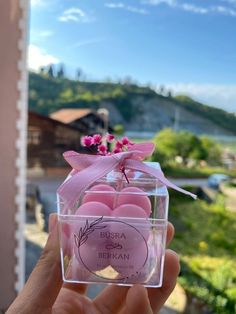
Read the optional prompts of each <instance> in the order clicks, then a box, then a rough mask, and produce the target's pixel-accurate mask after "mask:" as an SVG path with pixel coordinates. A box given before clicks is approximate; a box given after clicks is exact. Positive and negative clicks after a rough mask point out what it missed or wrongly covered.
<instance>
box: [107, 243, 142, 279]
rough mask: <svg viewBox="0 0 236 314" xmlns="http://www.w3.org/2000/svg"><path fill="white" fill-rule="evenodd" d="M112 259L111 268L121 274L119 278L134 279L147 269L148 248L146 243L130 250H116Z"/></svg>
mask: <svg viewBox="0 0 236 314" xmlns="http://www.w3.org/2000/svg"><path fill="white" fill-rule="evenodd" d="M112 254H113V255H112V256H111V257H110V264H111V266H112V267H113V268H114V269H115V270H116V271H117V272H118V273H119V277H118V278H122V279H123V278H126V279H129V278H132V277H135V276H138V275H139V274H140V273H142V272H143V271H144V270H145V268H146V262H147V260H148V248H147V245H146V243H145V242H144V241H143V242H140V245H139V246H138V247H136V248H133V249H128V250H114V251H113V252H112Z"/></svg>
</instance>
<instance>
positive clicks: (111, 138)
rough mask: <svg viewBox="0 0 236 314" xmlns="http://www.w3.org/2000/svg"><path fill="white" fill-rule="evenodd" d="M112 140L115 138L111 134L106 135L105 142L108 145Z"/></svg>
mask: <svg viewBox="0 0 236 314" xmlns="http://www.w3.org/2000/svg"><path fill="white" fill-rule="evenodd" d="M114 138H115V136H114V135H113V134H109V133H107V136H106V140H107V142H108V143H112V142H113V140H114Z"/></svg>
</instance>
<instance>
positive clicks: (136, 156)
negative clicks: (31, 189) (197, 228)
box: [58, 143, 197, 209]
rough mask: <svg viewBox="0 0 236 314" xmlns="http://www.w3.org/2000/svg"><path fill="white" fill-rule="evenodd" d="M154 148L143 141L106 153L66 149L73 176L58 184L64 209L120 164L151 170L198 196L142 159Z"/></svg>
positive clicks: (166, 180)
mask: <svg viewBox="0 0 236 314" xmlns="http://www.w3.org/2000/svg"><path fill="white" fill-rule="evenodd" d="M153 151H154V144H153V143H140V144H134V145H132V146H130V147H129V149H128V151H126V152H121V153H117V154H112V155H106V156H101V155H87V154H79V153H77V152H74V151H67V152H65V153H64V154H63V156H64V158H65V160H66V161H67V162H68V163H69V164H70V165H71V167H72V168H73V170H72V172H71V177H70V178H69V179H68V180H66V181H65V182H64V183H62V185H61V186H60V187H59V188H58V194H59V196H60V198H61V200H62V202H63V207H64V209H66V208H73V206H75V204H76V202H77V201H78V200H79V198H80V196H81V195H82V194H83V192H84V191H86V189H87V188H88V187H89V186H90V185H91V184H92V183H94V182H95V181H97V180H98V179H100V178H102V177H103V176H105V175H106V174H107V173H109V172H110V171H112V170H113V169H117V168H120V169H130V170H136V171H141V172H144V173H147V174H150V175H151V176H153V177H155V178H156V179H158V180H159V181H160V182H161V183H162V184H164V185H166V186H168V187H170V188H172V189H174V190H176V191H179V192H181V193H184V194H186V195H190V196H191V197H193V198H194V199H196V198H197V196H196V195H195V194H193V193H190V192H188V191H186V190H184V189H182V188H180V187H178V186H177V185H175V184H173V183H171V182H170V181H169V180H168V179H167V178H166V177H165V176H164V174H163V172H162V171H161V170H159V169H155V168H153V167H150V166H148V165H146V164H144V163H143V162H142V160H143V159H144V158H146V157H149V156H151V155H152V153H153Z"/></svg>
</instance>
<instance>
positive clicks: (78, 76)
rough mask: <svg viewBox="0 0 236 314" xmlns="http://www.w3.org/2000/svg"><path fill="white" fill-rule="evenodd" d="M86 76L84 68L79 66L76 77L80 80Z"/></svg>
mask: <svg viewBox="0 0 236 314" xmlns="http://www.w3.org/2000/svg"><path fill="white" fill-rule="evenodd" d="M83 76H84V74H83V71H82V69H80V68H78V69H77V70H76V79H77V80H78V81H81V79H82V77H83Z"/></svg>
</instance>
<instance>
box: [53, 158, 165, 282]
mask: <svg viewBox="0 0 236 314" xmlns="http://www.w3.org/2000/svg"><path fill="white" fill-rule="evenodd" d="M146 164H148V165H149V166H151V167H155V168H160V166H159V164H158V163H146ZM101 185H102V186H104V185H105V186H109V187H112V189H109V191H106V190H103V189H102V190H101V188H100V190H99V189H98V187H101ZM127 188H128V189H127ZM130 188H131V189H130ZM88 203H89V205H88ZM97 203H100V204H98V205H97ZM101 203H102V204H105V206H104V205H101ZM168 203H169V195H168V191H167V188H166V186H164V185H163V184H161V183H160V182H159V181H158V180H157V179H156V178H154V177H152V176H150V175H147V174H144V173H141V172H134V171H129V170H127V171H126V176H125V175H124V173H122V172H121V171H112V172H110V173H109V174H107V175H106V176H104V177H103V178H101V179H99V180H98V181H96V182H95V183H93V184H92V186H90V187H89V188H88V189H87V190H86V191H85V192H84V194H83V195H82V196H81V197H80V198H79V199H78V202H77V204H76V206H75V207H74V208H69V209H68V208H66V207H65V206H63V202H62V201H61V200H60V197H59V195H58V219H59V225H60V246H61V249H60V250H61V265H62V275H63V280H64V281H65V282H73V283H109V284H117V285H124V286H130V285H133V284H135V283H139V284H142V285H144V286H146V287H160V286H161V285H162V276H163V265H164V254H165V243H166V232H167V219H168ZM85 204H87V205H85ZM100 205H101V213H100V212H99V208H100V207H99V206H100ZM108 205H109V206H108ZM85 207H86V208H87V209H88V208H89V210H90V211H89V212H88V214H87V213H86V210H87V209H86V208H85ZM95 207H96V208H95ZM107 207H109V208H110V210H109V211H103V209H104V208H105V209H107ZM137 207H139V209H137ZM149 207H150V208H151V210H150V208H149ZM83 208H85V209H86V210H85V211H83ZM140 208H141V210H142V211H143V212H144V213H145V214H143V213H141V211H140ZM80 212H82V214H81V213H80ZM91 212H92V213H93V214H91ZM131 212H132V214H130V213H131ZM94 213H96V214H94ZM104 213H105V215H104ZM107 213H108V214H107ZM127 213H128V214H127ZM136 214H137V215H136ZM128 216H129V217H128Z"/></svg>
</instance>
